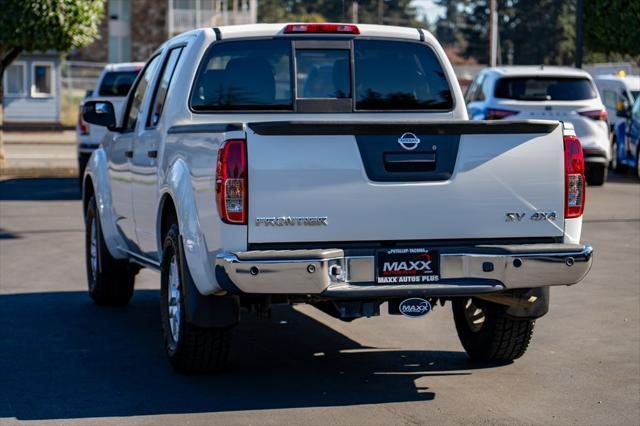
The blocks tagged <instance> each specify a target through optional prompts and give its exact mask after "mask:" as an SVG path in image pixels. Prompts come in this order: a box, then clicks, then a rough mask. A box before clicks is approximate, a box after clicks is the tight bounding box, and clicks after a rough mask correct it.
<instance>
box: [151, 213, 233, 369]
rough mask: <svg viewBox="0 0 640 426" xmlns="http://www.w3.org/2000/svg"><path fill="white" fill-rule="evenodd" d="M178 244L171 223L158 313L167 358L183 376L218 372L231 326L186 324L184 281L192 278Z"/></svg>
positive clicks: (164, 259)
mask: <svg viewBox="0 0 640 426" xmlns="http://www.w3.org/2000/svg"><path fill="white" fill-rule="evenodd" d="M179 244H180V238H179V231H178V225H177V224H176V223H175V221H174V223H172V224H171V225H170V226H169V229H168V231H167V233H166V236H165V238H164V244H163V250H162V267H161V290H160V313H161V317H162V330H163V334H164V343H165V349H166V352H167V356H168V357H169V362H170V363H171V365H172V366H173V367H174V368H175V370H176V371H178V372H180V373H183V374H196V373H210V372H214V371H219V370H221V369H222V368H223V367H224V366H225V364H226V361H227V358H228V355H229V348H230V346H231V330H232V327H218V328H203V327H198V326H196V325H193V324H191V323H190V322H189V321H188V319H187V315H186V307H185V303H184V302H185V299H186V298H187V294H186V289H187V288H189V287H191V286H187V285H186V282H185V280H190V279H191V275H190V274H189V273H188V271H187V270H186V268H187V266H186V260H185V259H182V258H181V256H182V254H181V253H182V251H181V250H180V249H179ZM191 288H193V287H191Z"/></svg>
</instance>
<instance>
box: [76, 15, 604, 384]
mask: <svg viewBox="0 0 640 426" xmlns="http://www.w3.org/2000/svg"><path fill="white" fill-rule="evenodd" d="M83 115H84V119H85V120H86V121H87V122H89V123H93V124H98V125H103V126H105V127H107V128H108V129H109V133H108V134H107V136H106V137H105V139H104V141H103V144H102V145H101V147H100V148H98V149H97V150H96V151H95V152H94V153H93V155H92V157H91V159H90V161H89V164H88V166H87V170H86V173H85V176H84V188H83V203H84V212H85V217H86V230H87V231H86V259H87V262H86V263H87V275H88V284H89V293H90V295H91V297H92V298H93V299H94V300H95V301H96V302H97V303H99V304H105V305H107V304H124V303H127V302H128V301H129V299H130V297H131V295H132V292H133V286H134V279H135V275H136V273H137V272H138V270H139V269H140V268H141V267H149V268H152V269H155V270H158V271H159V272H160V276H161V278H160V283H161V313H162V326H163V329H164V339H165V345H166V351H167V354H168V357H169V360H170V362H171V363H172V364H173V365H174V367H175V368H176V369H177V370H178V371H181V372H190V373H192V372H201V371H210V370H216V369H219V368H221V367H222V366H223V365H224V362H225V359H226V357H227V353H228V349H229V344H230V336H231V330H232V328H233V327H234V326H235V325H236V324H237V323H238V321H239V318H240V308H241V307H250V308H253V309H256V311H257V312H259V313H264V312H268V310H269V306H270V305H271V304H272V303H292V304H293V303H308V304H312V305H314V306H316V307H317V308H319V309H320V310H322V311H324V312H325V313H327V314H329V315H332V316H335V317H337V318H340V319H343V320H345V321H350V320H353V319H355V318H359V317H370V316H376V315H379V313H380V307H381V305H382V304H383V303H385V302H386V305H385V306H386V307H387V309H388V312H389V313H390V314H403V315H405V316H407V317H420V316H423V315H425V314H427V313H429V312H430V311H431V309H432V308H433V307H434V306H435V305H436V302H439V303H442V304H443V303H444V302H445V301H451V302H452V306H453V314H454V320H455V324H456V327H457V331H458V334H459V336H460V340H461V342H462V345H463V346H464V348H465V350H466V351H467V353H468V354H469V356H470V357H471V358H472V359H476V360H483V361H490V362H496V361H502V362H505V361H511V360H513V359H515V358H518V357H520V356H522V355H523V354H524V352H525V350H526V349H527V346H528V344H529V341H530V339H531V336H532V332H533V326H534V321H535V319H536V318H539V317H540V316H542V315H544V314H545V313H546V312H547V310H548V306H549V287H550V286H556V285H571V284H575V283H577V282H579V281H580V280H581V279H582V278H583V277H584V276H585V275H586V274H587V272H588V271H589V269H590V267H591V263H592V248H591V247H590V246H588V245H583V244H581V243H580V232H581V227H582V213H583V210H584V202H585V184H584V158H583V154H582V149H581V147H580V143H579V141H578V139H577V138H576V136H575V133H574V132H573V130H572V128H571V126H570V125H563V123H561V122H557V121H512V122H502V121H474V122H472V121H468V119H467V113H466V109H465V104H464V100H463V97H462V93H461V91H460V87H459V86H458V84H457V81H456V77H455V74H454V72H453V69H452V67H451V64H450V63H449V61H448V60H447V57H446V56H445V54H444V52H443V50H442V48H441V47H440V45H439V44H438V42H437V41H436V40H435V39H434V37H433V36H432V35H431V34H429V33H428V32H426V31H424V30H420V29H415V28H398V27H386V26H376V25H357V26H356V25H353V24H264V25H248V26H232V27H220V28H205V29H200V30H196V31H191V32H188V33H185V34H182V35H179V36H177V37H175V38H172V39H171V40H169V41H168V42H166V43H165V44H164V45H162V46H161V47H160V48H159V49H158V50H157V51H156V52H155V53H154V54H153V56H152V57H151V59H149V61H148V62H147V64H146V65H145V68H144V69H143V70H142V72H141V73H140V75H139V77H138V79H137V80H136V82H135V83H134V86H133V87H132V89H131V91H130V93H129V98H128V100H127V105H126V108H125V110H124V113H123V114H122V115H120V114H116V113H115V112H114V108H113V105H111V104H110V103H109V102H107V101H88V102H86V103H85V105H84V112H83Z"/></svg>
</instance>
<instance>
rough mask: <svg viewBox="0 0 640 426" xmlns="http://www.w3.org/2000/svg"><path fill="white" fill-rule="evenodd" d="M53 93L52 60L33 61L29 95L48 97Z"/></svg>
mask: <svg viewBox="0 0 640 426" xmlns="http://www.w3.org/2000/svg"><path fill="white" fill-rule="evenodd" d="M53 95H54V82H53V62H33V63H32V64H31V96H32V97H34V98H48V97H51V96H53Z"/></svg>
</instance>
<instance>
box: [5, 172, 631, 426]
mask: <svg viewBox="0 0 640 426" xmlns="http://www.w3.org/2000/svg"><path fill="white" fill-rule="evenodd" d="M587 196H588V200H587V203H588V206H587V212H586V217H585V224H584V231H583V240H584V241H585V242H589V243H591V244H592V245H593V246H594V247H595V250H596V254H595V256H596V257H595V263H594V266H593V269H592V271H591V273H590V274H589V276H588V277H587V278H586V279H585V280H584V281H583V282H582V283H581V284H579V285H577V286H574V287H568V288H564V287H563V288H554V289H553V290H552V292H551V311H550V313H549V314H548V315H547V316H545V317H543V318H542V319H540V320H539V321H538V322H537V324H536V332H535V333H534V338H533V342H532V346H531V347H530V349H529V351H528V353H527V354H526V355H525V356H524V357H523V358H522V359H520V360H518V361H516V362H515V363H513V364H510V365H504V366H486V365H480V364H474V363H471V362H470V361H469V360H468V358H467V357H466V355H465V353H464V352H463V349H462V347H461V345H460V343H459V342H458V339H457V336H456V334H455V329H454V326H453V320H452V316H451V311H450V307H449V305H447V306H445V307H438V308H436V310H435V311H434V313H433V314H431V315H429V316H427V317H426V318H422V319H418V320H416V319H408V318H404V317H389V316H387V315H386V314H384V315H382V316H381V317H378V318H373V319H369V320H367V319H362V320H357V321H355V322H353V323H343V322H340V321H339V320H335V319H333V318H330V317H328V316H326V315H325V314H323V313H320V312H319V311H317V310H315V309H313V308H310V307H306V306H298V307H293V308H292V307H288V306H281V307H276V308H275V309H274V311H273V316H272V318H271V319H270V320H257V319H256V318H255V317H254V316H253V315H252V314H247V315H245V316H244V318H243V322H242V324H241V325H240V326H239V327H238V328H237V329H236V333H235V342H234V344H235V345H234V349H233V352H232V354H231V364H230V368H229V370H228V371H227V372H225V373H224V374H220V375H217V376H205V377H185V376H180V375H177V374H176V373H174V372H173V370H172V369H171V368H170V367H169V365H168V363H167V362H166V360H165V357H164V352H163V349H162V346H161V330H160V320H159V316H160V315H159V314H160V312H159V307H158V306H159V301H158V299H159V292H158V290H157V289H158V287H159V277H158V275H157V274H156V273H153V272H149V271H143V272H142V273H141V274H140V275H139V276H138V280H137V284H136V285H137V291H136V294H135V296H134V298H133V300H132V302H131V303H130V305H129V306H127V307H124V308H102V307H98V306H96V305H94V304H93V303H92V302H91V300H90V299H89V297H88V295H87V294H86V291H85V269H84V251H83V244H84V242H83V236H84V234H83V233H84V230H83V225H82V216H81V208H80V201H79V192H78V190H77V188H76V181H75V180H74V179H41V180H32V179H7V180H4V181H0V369H1V370H0V424H13V423H16V422H25V421H31V422H34V423H38V424H41V423H44V422H45V421H49V422H52V423H56V424H59V423H64V424H113V425H121V424H166V425H173V424H213V423H215V424H385V425H387V424H425V423H429V424H465V425H466V424H558V425H565V424H579V425H586V424H603V425H604V424H607V425H609V424H629V425H631V424H638V423H639V422H640V183H639V182H638V181H637V180H636V179H634V178H632V177H618V176H613V177H612V178H611V179H610V181H609V182H608V183H607V184H606V185H605V186H604V187H602V188H592V187H590V188H588V192H587Z"/></svg>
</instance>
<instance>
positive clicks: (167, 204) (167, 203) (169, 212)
mask: <svg viewBox="0 0 640 426" xmlns="http://www.w3.org/2000/svg"><path fill="white" fill-rule="evenodd" d="M158 206H159V207H158V218H157V221H156V223H157V233H156V235H157V240H158V250H159V253H160V254H161V256H160V257H162V246H163V244H164V238H165V236H166V235H167V232H169V228H170V227H171V224H172V223H175V224H176V225H178V229H179V228H180V225H179V224H178V211H177V209H176V204H175V202H174V200H173V198H172V197H171V195H170V194H169V193H165V194H164V195H163V196H162V198H161V199H160V204H159V205H158Z"/></svg>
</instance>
